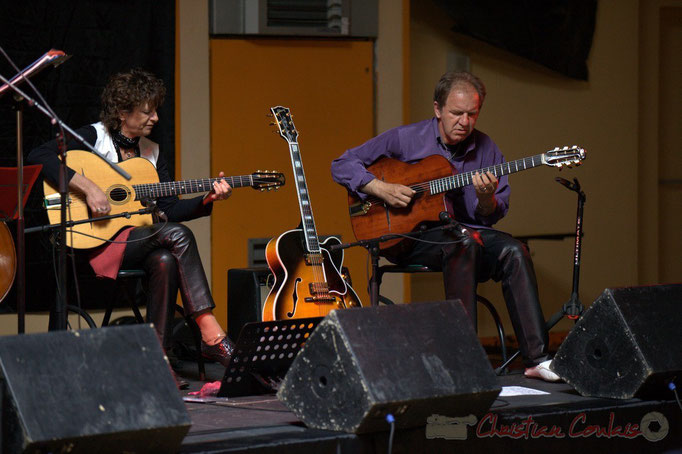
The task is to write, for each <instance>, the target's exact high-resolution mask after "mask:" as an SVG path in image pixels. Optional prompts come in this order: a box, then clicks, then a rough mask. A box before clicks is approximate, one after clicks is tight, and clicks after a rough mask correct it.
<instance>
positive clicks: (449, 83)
mask: <svg viewBox="0 0 682 454" xmlns="http://www.w3.org/2000/svg"><path fill="white" fill-rule="evenodd" d="M462 84H467V85H470V86H471V87H473V88H474V90H476V92H477V93H478V100H479V104H478V107H479V108H480V107H481V106H482V105H483V100H484V99H485V95H486V91H485V85H484V84H483V81H481V79H479V78H478V77H476V76H474V75H473V74H471V73H470V72H467V71H449V72H446V73H445V74H443V75H442V76H441V78H440V80H439V81H438V83H437V84H436V89H435V90H434V92H433V100H434V101H436V102H437V103H438V106H439V107H440V108H441V109H442V108H443V106H444V105H445V102H446V101H447V99H448V95H449V94H450V91H452V89H453V88H454V87H456V86H457V85H462Z"/></svg>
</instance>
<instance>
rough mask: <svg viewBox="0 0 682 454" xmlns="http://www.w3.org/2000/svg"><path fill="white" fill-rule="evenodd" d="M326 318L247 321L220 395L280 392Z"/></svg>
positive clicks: (251, 394) (227, 369) (224, 378)
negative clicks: (300, 352) (285, 380)
mask: <svg viewBox="0 0 682 454" xmlns="http://www.w3.org/2000/svg"><path fill="white" fill-rule="evenodd" d="M323 318H324V317H310V318H299V319H292V320H276V321H271V322H252V323H247V324H246V325H244V327H243V328H242V331H241V333H239V338H238V339H237V345H236V346H235V349H234V353H233V355H232V359H231V360H230V364H229V365H228V366H227V368H226V369H225V375H224V376H223V379H222V383H221V384H220V390H219V391H218V397H239V396H253V395H256V394H269V393H274V392H276V391H277V387H278V386H279V384H280V383H281V381H282V380H283V379H284V375H286V373H287V371H288V370H289V367H290V366H291V363H292V362H293V361H294V358H296V355H297V354H298V352H299V350H300V349H301V347H302V346H303V344H305V342H306V341H307V339H308V338H309V337H310V334H311V333H312V332H313V330H314V329H315V328H316V327H317V325H318V323H320V321H322V319H323Z"/></svg>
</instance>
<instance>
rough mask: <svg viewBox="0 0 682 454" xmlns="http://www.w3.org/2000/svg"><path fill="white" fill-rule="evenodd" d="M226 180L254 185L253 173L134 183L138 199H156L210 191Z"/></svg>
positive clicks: (233, 183) (236, 184)
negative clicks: (214, 184)
mask: <svg viewBox="0 0 682 454" xmlns="http://www.w3.org/2000/svg"><path fill="white" fill-rule="evenodd" d="M220 180H225V181H227V183H228V184H229V185H230V186H232V187H233V188H241V187H244V186H253V177H252V176H251V175H240V176H235V177H223V178H202V179H199V180H183V181H169V182H165V183H145V184H134V185H133V188H134V189H135V193H136V195H137V199H138V200H139V199H142V198H145V197H148V198H152V199H156V198H159V197H168V196H174V195H180V194H195V193H197V192H209V191H211V190H212V189H213V183H215V182H216V181H220Z"/></svg>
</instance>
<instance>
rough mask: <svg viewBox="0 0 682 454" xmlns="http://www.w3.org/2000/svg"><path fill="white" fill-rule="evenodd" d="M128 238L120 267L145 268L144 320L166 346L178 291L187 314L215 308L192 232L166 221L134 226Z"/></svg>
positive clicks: (166, 346) (165, 346) (182, 226)
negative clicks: (145, 306) (145, 308)
mask: <svg viewBox="0 0 682 454" xmlns="http://www.w3.org/2000/svg"><path fill="white" fill-rule="evenodd" d="M157 232H158V233H157ZM154 233H156V234H155V235H153V234H154ZM150 235H152V236H151V237H149V236H150ZM146 237H149V238H146ZM143 238H144V239H143ZM131 240H132V241H133V242H132V243H129V244H128V245H126V249H125V252H124V254H123V263H122V265H121V268H122V269H126V268H128V269H131V268H134V269H144V270H145V272H146V273H147V280H148V282H147V287H148V289H147V321H148V322H150V323H153V324H154V327H155V328H156V332H157V334H158V336H159V339H160V340H161V344H162V345H163V347H164V348H168V347H169V345H168V343H169V339H168V337H169V336H166V333H167V332H168V330H169V329H170V322H171V321H172V320H173V316H174V310H175V301H176V298H177V295H178V290H180V295H181V297H182V303H183V307H184V310H185V313H186V314H187V315H191V314H194V313H196V312H199V311H202V310H205V309H209V308H211V309H212V308H214V307H215V303H214V302H213V297H212V296H211V291H210V289H209V286H208V281H207V280H206V273H205V272H204V267H203V266H202V264H201V258H200V257H199V251H198V249H197V244H196V240H195V239H194V234H193V233H192V231H191V230H190V229H189V228H187V227H186V226H184V225H182V224H176V223H171V222H169V223H168V224H166V225H165V227H164V226H163V224H153V225H150V226H145V227H136V228H134V229H133V230H132V232H131V233H130V237H129V238H128V241H131ZM134 240H141V241H134Z"/></svg>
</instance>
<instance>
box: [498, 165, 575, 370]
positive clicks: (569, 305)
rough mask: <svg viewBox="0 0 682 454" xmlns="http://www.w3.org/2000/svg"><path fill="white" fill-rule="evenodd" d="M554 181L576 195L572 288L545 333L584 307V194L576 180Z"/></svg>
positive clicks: (510, 360) (512, 357)
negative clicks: (582, 295)
mask: <svg viewBox="0 0 682 454" xmlns="http://www.w3.org/2000/svg"><path fill="white" fill-rule="evenodd" d="M556 181H557V182H558V183H560V184H561V185H563V186H565V187H566V188H568V189H569V190H571V191H574V192H576V193H577V194H578V211H577V213H576V220H575V246H574V249H573V287H572V290H571V297H570V298H569V299H568V301H567V302H566V303H564V305H563V306H562V307H561V309H560V310H559V311H557V312H555V313H554V315H552V316H551V317H550V318H549V320H547V323H546V325H545V326H546V327H547V331H549V330H551V329H552V328H554V326H555V325H556V324H557V323H559V321H560V320H561V319H562V318H564V317H567V318H568V319H570V320H574V321H577V320H578V319H579V318H580V316H581V315H582V313H583V310H584V307H583V305H582V303H581V302H580V297H579V296H578V294H579V292H578V288H579V283H580V251H581V248H582V237H583V207H584V206H585V199H586V197H585V193H584V192H583V191H582V190H581V189H580V183H579V182H578V179H577V178H574V179H573V183H571V182H570V181H568V180H565V179H563V178H557V179H556ZM520 353H521V351H520V350H518V351H516V353H514V354H513V355H512V356H511V357H510V358H509V359H508V360H507V361H505V362H504V364H502V365H501V366H500V367H498V368H497V369H495V373H496V374H497V375H500V374H502V373H503V372H504V371H505V370H506V368H507V367H508V366H509V364H511V363H512V361H514V360H515V359H516V357H517V356H519V354H520Z"/></svg>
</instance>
